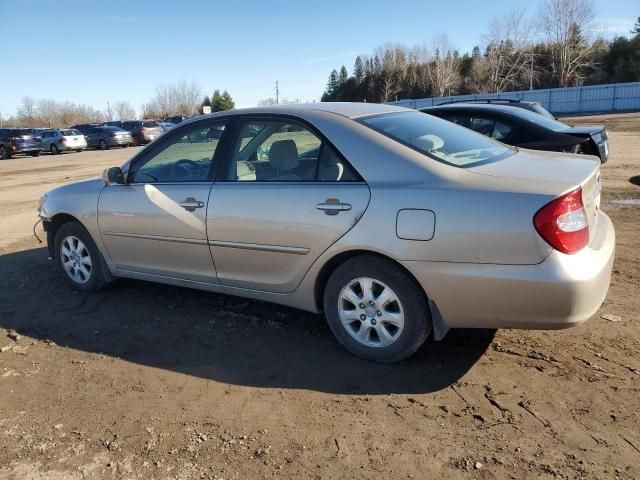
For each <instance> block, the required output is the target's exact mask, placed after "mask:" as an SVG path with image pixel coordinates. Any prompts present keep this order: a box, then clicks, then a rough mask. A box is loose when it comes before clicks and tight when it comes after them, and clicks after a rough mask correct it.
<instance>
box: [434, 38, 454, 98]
mask: <svg viewBox="0 0 640 480" xmlns="http://www.w3.org/2000/svg"><path fill="white" fill-rule="evenodd" d="M454 52H455V49H454V48H453V47H452V46H451V44H450V43H449V40H448V38H447V36H446V35H444V34H440V35H437V36H436V37H435V38H434V39H433V56H432V58H431V62H430V63H429V77H430V80H431V88H432V90H433V95H434V96H436V97H444V96H445V95H447V94H451V90H452V89H453V88H454V87H455V86H456V85H457V84H458V83H459V81H460V72H459V71H458V66H457V61H456V56H455V54H454Z"/></svg>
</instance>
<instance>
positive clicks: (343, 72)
mask: <svg viewBox="0 0 640 480" xmlns="http://www.w3.org/2000/svg"><path fill="white" fill-rule="evenodd" d="M348 78H349V72H347V68H346V67H345V66H344V65H342V68H340V75H339V76H338V83H339V84H340V85H344V84H345V82H346V81H347V79H348Z"/></svg>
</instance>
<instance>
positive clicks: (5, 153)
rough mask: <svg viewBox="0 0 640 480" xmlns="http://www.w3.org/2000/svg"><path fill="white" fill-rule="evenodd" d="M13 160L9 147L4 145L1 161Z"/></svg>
mask: <svg viewBox="0 0 640 480" xmlns="http://www.w3.org/2000/svg"><path fill="white" fill-rule="evenodd" d="M10 158H11V153H9V150H7V147H5V146H4V145H0V160H9V159H10Z"/></svg>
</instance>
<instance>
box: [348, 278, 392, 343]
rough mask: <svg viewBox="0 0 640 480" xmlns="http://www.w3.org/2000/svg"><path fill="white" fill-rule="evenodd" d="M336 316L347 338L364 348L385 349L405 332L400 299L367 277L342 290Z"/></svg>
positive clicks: (385, 287) (387, 288) (376, 281)
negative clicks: (351, 338) (352, 339)
mask: <svg viewBox="0 0 640 480" xmlns="http://www.w3.org/2000/svg"><path fill="white" fill-rule="evenodd" d="M338 314H339V316H340V321H341V322H342V325H343V326H344V328H345V329H346V330H347V332H348V333H349V335H351V336H352V337H353V338H354V339H355V340H356V341H358V342H359V343H360V344H362V345H365V346H367V347H388V346H389V345H391V344H392V343H394V342H395V341H396V340H397V339H398V338H399V337H400V334H401V333H402V329H403V328H404V310H403V308H402V304H401V302H400V299H399V297H398V296H397V295H396V293H395V292H394V291H393V290H392V289H391V288H390V287H388V286H387V285H385V284H384V283H382V282H380V281H378V280H375V279H373V278H369V277H361V278H356V279H354V280H352V281H350V282H349V283H348V284H347V285H345V286H344V288H343V289H342V290H341V291H340V295H339V296H338Z"/></svg>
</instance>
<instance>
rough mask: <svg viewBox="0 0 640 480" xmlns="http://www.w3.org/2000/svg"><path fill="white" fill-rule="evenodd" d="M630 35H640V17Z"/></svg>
mask: <svg viewBox="0 0 640 480" xmlns="http://www.w3.org/2000/svg"><path fill="white" fill-rule="evenodd" d="M630 33H631V34H632V35H640V17H638V20H636V23H635V25H634V26H633V28H632V29H631V32H630Z"/></svg>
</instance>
